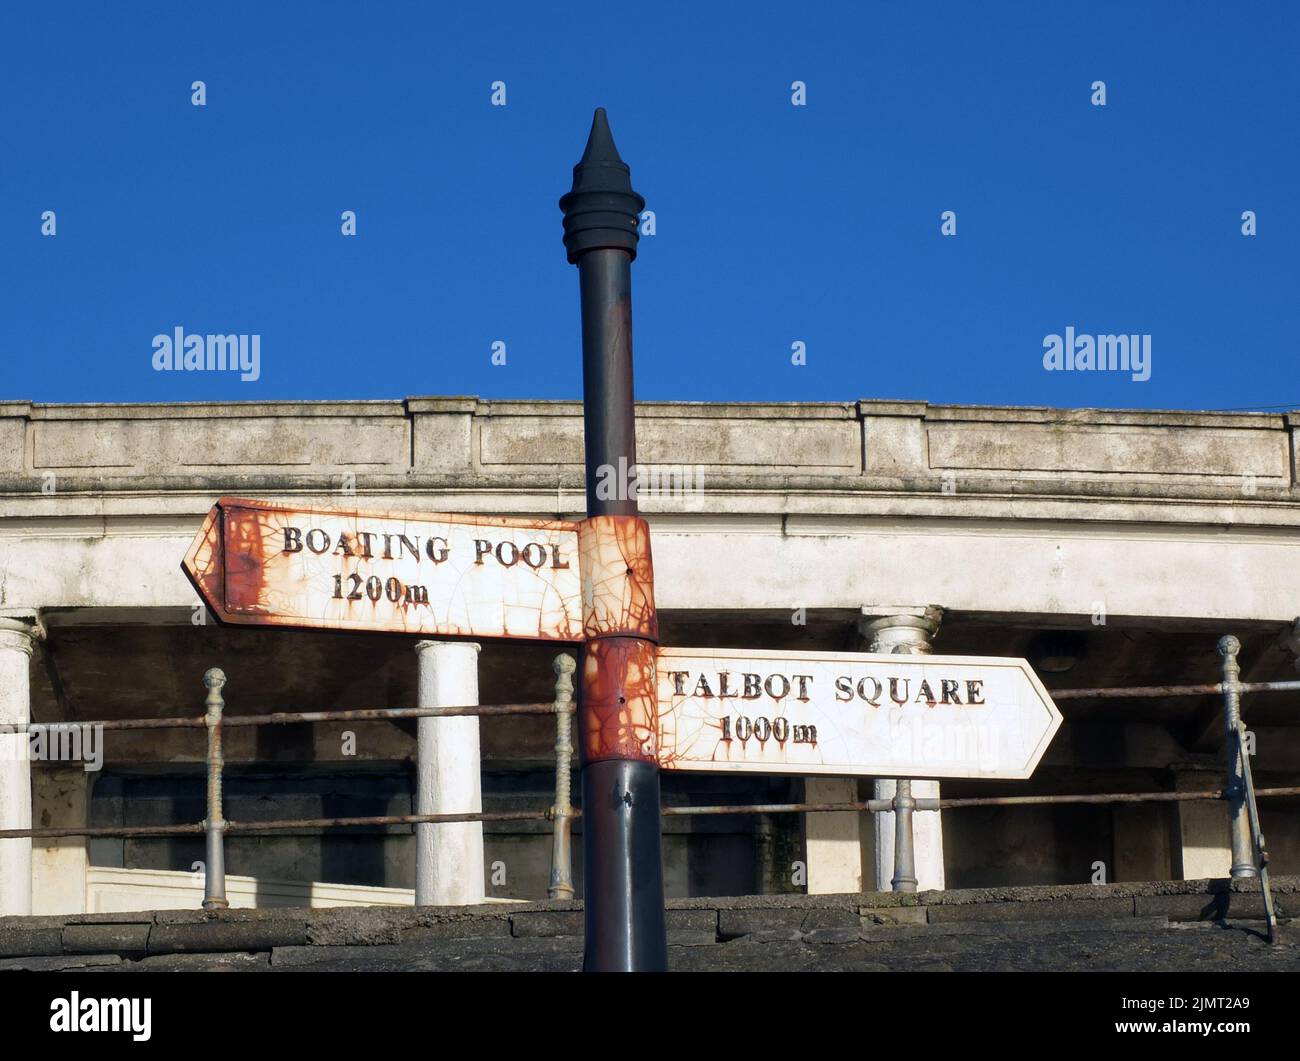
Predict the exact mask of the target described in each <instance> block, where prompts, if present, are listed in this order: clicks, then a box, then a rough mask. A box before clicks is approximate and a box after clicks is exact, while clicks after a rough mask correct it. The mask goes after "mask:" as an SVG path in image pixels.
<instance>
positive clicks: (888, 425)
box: [0, 397, 1300, 913]
mask: <svg viewBox="0 0 1300 1061" xmlns="http://www.w3.org/2000/svg"><path fill="white" fill-rule="evenodd" d="M637 415H638V438H639V446H640V456H641V459H642V460H643V461H644V462H645V463H646V465H648V466H649V467H650V468H651V469H652V470H657V471H658V472H660V473H662V474H660V475H658V476H657V477H656V478H657V482H656V483H655V484H654V485H656V486H657V487H658V488H659V489H657V490H655V491H654V492H652V493H651V494H650V495H649V496H644V495H643V497H642V509H643V512H644V514H645V515H646V517H647V519H648V520H649V521H650V525H651V528H652V532H653V552H654V561H655V571H656V579H655V581H656V596H657V601H658V605H659V609H660V616H661V634H662V640H663V642H664V643H665V644H669V645H673V646H679V647H699V648H705V647H730V648H769V649H825V650H837V651H855V650H866V649H867V648H869V647H874V648H875V649H876V650H886V651H894V650H907V651H925V650H927V649H928V648H933V650H934V651H937V652H942V653H944V654H951V655H962V654H969V655H992V656H1023V657H1025V658H1027V659H1029V661H1030V662H1031V663H1032V664H1034V665H1035V667H1036V668H1037V669H1038V671H1039V674H1040V677H1041V678H1042V679H1043V681H1044V683H1045V684H1046V685H1047V687H1048V688H1049V689H1062V688H1079V687H1099V686H1132V685H1144V686H1145V685H1161V684H1171V683H1201V682H1213V681H1217V680H1218V677H1219V673H1218V664H1219V657H1218V654H1217V653H1216V651H1215V645H1216V642H1217V641H1218V639H1219V637H1220V636H1221V635H1223V634H1228V633H1230V634H1234V635H1235V636H1237V637H1238V638H1239V639H1240V641H1241V643H1242V651H1241V661H1242V675H1243V679H1244V680H1246V681H1268V680H1278V679H1294V678H1296V677H1297V671H1296V649H1297V627H1296V617H1297V615H1298V614H1300V487H1298V486H1297V437H1296V431H1297V427H1296V424H1297V421H1296V418H1295V416H1294V415H1292V414H1284V415H1273V414H1263V413H1240V414H1222V413H1168V412H1133V411H1116V410H1091V409H1082V410H1056V409H1043V408H1004V407H973V406H936V405H928V404H926V403H924V402H889V401H859V402H843V403H783V404H751V405H744V404H700V403H640V404H639V405H638V408H637ZM581 462H582V412H581V406H580V405H579V404H578V403H574V402H543V401H485V400H479V399H475V398H460V397H454V398H410V399H407V400H405V401H378V402H277V403H265V404H256V403H204V404H170V405H37V404H32V403H27V402H8V403H3V404H0V724H6V723H8V724H14V723H17V724H22V723H26V722H29V721H32V722H37V723H51V722H74V723H84V722H88V721H93V720H100V719H114V718H136V717H164V716H175V715H182V714H187V715H197V714H200V713H201V712H202V703H203V697H204V695H205V689H204V687H203V685H202V681H201V679H202V675H203V673H204V672H205V671H206V670H207V669H208V668H209V667H213V666H218V667H221V668H222V669H223V670H224V671H225V673H226V675H227V677H228V684H227V686H226V688H225V690H224V692H225V696H226V702H227V710H228V711H229V712H230V713H231V714H240V713H263V712H268V711H273V710H324V709H348V708H361V707H399V706H412V705H413V704H414V702H415V700H416V695H417V678H418V671H417V653H416V651H415V640H414V639H413V638H406V637H396V636H384V635H365V634H340V633H325V632H302V631H293V630H269V629H252V628H238V629H237V628H231V627H222V626H220V625H218V624H217V623H216V622H215V621H213V620H212V618H211V617H210V616H209V615H207V613H206V612H205V610H204V609H203V608H202V607H201V606H200V604H199V602H198V600H197V598H196V596H195V593H194V590H193V589H192V588H191V586H190V584H189V583H188V581H187V580H186V579H185V577H184V576H183V574H182V573H181V569H180V560H181V558H182V556H183V555H184V553H185V550H186V547H187V546H188V544H189V542H190V540H191V538H192V537H193V535H194V533H195V531H196V529H197V528H198V526H199V524H200V522H201V521H202V519H203V516H204V515H205V514H206V512H207V511H208V509H209V508H210V507H211V505H212V504H213V502H214V501H215V500H216V499H217V498H218V497H221V496H226V495H234V496H242V497H257V498H264V499H268V500H282V501H286V502H291V503H295V504H303V505H312V504H319V503H325V504H335V505H337V504H353V503H354V504H355V505H356V506H357V507H359V508H376V509H381V510H393V511H401V510H410V511H423V512H466V513H483V514H497V515H519V516H531V517H556V516H558V517H565V518H572V517H579V516H581V514H582V511H583V508H584V495H583V477H582V463H581ZM555 655H556V647H555V646H554V645H551V646H547V645H544V644H534V643H523V642H510V643H484V644H483V645H482V649H481V652H480V653H479V654H478V657H477V664H478V665H477V672H478V673H477V678H478V685H479V695H480V698H481V701H482V702H483V703H488V704H490V703H507V702H520V701H542V700H548V699H550V697H551V696H552V689H553V684H554V680H555V678H554V673H553V671H552V662H553V659H554V657H555ZM1295 698H1296V694H1295V693H1262V694H1258V695H1252V696H1248V697H1247V698H1246V700H1245V717H1246V721H1247V724H1248V725H1249V727H1250V729H1251V732H1252V734H1253V736H1254V739H1255V742H1256V754H1255V758H1254V760H1253V763H1254V770H1255V774H1256V780H1257V783H1258V784H1259V785H1261V786H1275V787H1276V786H1286V785H1296V784H1297V783H1300V727H1298V726H1297V724H1296V723H1297V720H1298V719H1300V714H1298V713H1297V711H1296V709H1295V706H1294V701H1295ZM1060 706H1061V709H1062V713H1063V714H1064V716H1065V721H1064V724H1063V725H1062V728H1061V730H1060V732H1059V733H1058V735H1057V737H1056V739H1055V741H1054V743H1053V744H1052V746H1051V748H1050V749H1049V750H1048V753H1047V756H1046V758H1045V759H1044V760H1043V762H1042V764H1041V765H1040V767H1039V768H1038V771H1037V773H1036V774H1035V776H1034V778H1033V779H1032V780H1030V781H1027V782H988V781H985V782H944V783H943V785H942V794H943V795H944V796H962V795H1027V794H1036V793H1037V794H1049V793H1050V794H1077V793H1104V792H1152V791H1176V790H1184V789H1188V790H1190V789H1197V788H1204V789H1215V788H1218V787H1220V786H1221V785H1222V783H1223V750H1222V749H1223V734H1222V731H1223V715H1222V706H1221V703H1220V702H1219V698H1217V697H1215V696H1208V695H1207V696H1204V697H1166V698H1159V697H1155V698H1146V699H1140V700H1118V699H1107V698H1098V699H1093V700H1070V701H1062V702H1061V704H1060ZM345 730H348V731H351V732H352V733H353V737H354V740H353V746H352V748H351V750H347V741H346V740H345V735H344V731H345ZM415 733H416V730H415V724H414V723H406V722H372V723H362V724H353V725H350V726H344V725H341V724H319V725H309V724H297V725H288V726H275V727H246V728H240V729H237V730H231V731H230V733H229V735H228V741H227V748H226V758H227V762H228V764H229V776H228V780H227V811H226V812H227V817H228V818H230V819H233V820H245V821H251V820H256V819H271V818H309V817H341V816H363V815H381V814H401V813H411V809H412V807H413V805H414V791H415V787H414V778H415V776H416V763H415V755H416V736H415ZM20 739H22V738H20V735H19V734H9V735H7V736H0V742H7V743H6V745H5V747H6V754H5V755H4V756H3V757H0V828H26V827H29V826H30V825H31V824H33V823H34V824H35V825H37V826H72V827H78V826H84V825H86V824H87V823H89V824H91V825H97V826H113V825H145V824H163V823H172V822H197V821H199V820H201V819H202V817H203V813H204V812H203V739H202V733H201V731H195V730H152V731H138V732H119V731H111V730H110V731H105V732H104V733H103V734H102V747H100V748H99V749H98V754H100V756H101V758H102V762H100V763H99V764H98V767H99V768H98V769H93V770H87V769H84V766H85V765H87V764H85V763H82V762H67V761H51V760H39V761H35V762H32V761H29V759H28V758H27V757H26V756H25V755H18V754H12V753H13V751H14V748H15V747H16V746H17V745H16V742H17V741H19V740H20ZM553 740H554V726H553V723H552V721H551V720H550V719H548V718H545V717H516V718H486V719H484V720H482V722H481V723H480V729H479V746H480V752H481V766H482V792H483V804H484V807H485V809H506V808H517V807H534V808H540V807H546V806H547V805H549V803H550V800H551V793H552V788H553V784H554V773H553V771H554V767H553V757H552V756H553V752H552V748H553ZM874 784H875V786H876V788H877V791H888V787H889V783H888V781H887V779H880V780H877V781H875V782H874ZM663 785H664V800H665V802H666V803H674V804H688V803H709V804H713V803H726V802H734V803H758V802H763V803H771V802H790V801H797V800H800V799H805V798H806V799H808V800H810V801H831V802H834V801H839V800H841V799H845V798H860V797H862V796H865V795H870V794H871V791H872V787H873V781H872V779H864V778H853V779H817V780H813V779H808V780H806V781H805V780H803V779H799V778H793V777H791V778H786V777H755V776H749V777H721V776H715V775H688V774H673V775H672V776H665V778H664V782H663ZM926 786H928V791H929V792H931V793H932V792H933V791H935V790H937V789H938V788H939V785H938V784H937V783H934V782H927V783H918V784H917V785H916V786H915V787H916V788H917V789H918V790H920V791H918V794H927V793H926ZM1261 810H1262V817H1263V823H1264V829H1265V832H1266V834H1267V836H1268V839H1269V847H1270V852H1271V855H1272V857H1273V865H1274V868H1275V869H1276V870H1277V871H1278V872H1281V873H1297V872H1300V805H1297V801H1295V800H1289V799H1287V798H1278V799H1270V800H1266V801H1264V802H1263V804H1262V809H1261ZM548 830H549V826H547V825H546V823H545V822H537V823H523V824H521V823H498V824H493V825H489V826H487V827H485V834H484V856H483V857H484V863H485V866H484V870H485V890H486V895H487V896H488V897H489V898H507V897H509V898H541V897H544V896H545V893H546V881H547V874H548V872H549V858H550V839H549V834H548ZM890 830H891V826H890V824H889V822H888V820H887V818H886V816H881V815H877V816H876V817H875V819H874V820H873V818H872V817H871V816H869V815H855V814H845V813H836V814H811V815H807V816H806V817H804V818H799V817H797V816H793V815H777V816H764V815H719V816H707V817H705V816H701V817H691V818H686V817H680V818H666V819H665V861H666V881H667V887H668V892H669V895H670V896H679V897H680V896H692V895H728V894H745V893H750V892H778V891H797V890H802V889H804V888H806V889H807V890H809V891H812V892H856V891H861V890H864V889H868V890H869V889H870V888H872V887H873V886H875V885H876V884H878V883H882V884H883V886H885V887H888V883H887V882H888V879H889V872H890V867H891V856H890V851H889V838H890V837H891V836H892V832H891V831H890ZM916 831H917V846H918V869H919V875H920V877H921V887H922V888H926V887H944V886H947V887H954V888H957V887H978V886H983V885H998V884H1007V885H1013V884H1041V883H1087V882H1088V881H1090V880H1093V879H1096V874H1097V873H1098V869H1097V867H1098V866H1099V865H1100V866H1101V867H1102V869H1101V872H1102V873H1104V874H1105V879H1107V880H1110V881H1137V880H1163V879H1178V878H1186V879H1193V878H1201V877H1212V876H1224V875H1226V873H1227V869H1228V860H1229V853H1228V834H1227V825H1226V817H1225V812H1224V808H1223V806H1222V804H1220V803H1212V802H1169V803H1121V804H1096V805H1093V804H1083V805H1081V804H1071V805H1059V806H1020V807H1015V806H1002V807H982V808H961V809H953V810H946V811H943V812H924V813H920V814H918V815H917V825H916ZM878 835H879V837H880V841H879V843H878V842H877V836H878ZM575 849H576V853H577V854H578V856H579V858H578V863H579V864H578V865H577V866H576V867H575V875H576V877H577V878H578V883H579V894H581V890H580V880H581V864H580V852H581V844H577V845H575ZM414 851H415V845H414V841H413V836H412V830H411V828H410V827H389V828H369V829H349V830H331V831H327V832H324V833H316V834H312V833H303V832H294V833H286V834H284V835H276V834H274V833H272V834H265V835H263V834H259V835H257V836H255V837H249V836H232V837H230V838H229V839H228V841H227V860H226V861H227V870H228V872H229V873H230V874H232V879H231V886H230V893H231V897H232V900H233V901H234V902H236V903H242V904H248V905H252V904H258V905H277V904H294V903H300V904H306V903H317V904H327V903H370V902H410V901H411V896H412V892H411V889H412V888H413V885H414V876H415V866H414ZM201 858H202V839H201V837H194V838H190V837H184V838H179V839H178V838H171V839H165V838H149V837H138V838H127V839H122V838H116V839H112V838H110V839H104V838H96V839H92V840H89V841H87V840H85V839H82V838H61V839H57V840H49V839H37V840H35V841H26V840H0V913H22V912H28V911H31V912H36V913H69V912H78V911H82V910H88V911H93V910H101V909H128V908H130V909H141V908H156V907H163V906H175V905H192V904H195V903H196V902H197V898H196V897H197V896H198V895H199V894H200V892H201V884H199V883H197V882H196V879H195V877H194V874H193V872H192V867H193V866H194V864H195V863H196V861H198V860H200V859H201ZM805 876H806V880H805V879H804V878H805Z"/></svg>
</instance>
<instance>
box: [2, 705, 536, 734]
mask: <svg viewBox="0 0 1300 1061" xmlns="http://www.w3.org/2000/svg"><path fill="white" fill-rule="evenodd" d="M554 713H555V704H554V703H552V702H547V703H544V704H467V705H465V706H463V707H366V708H357V709H355V710H352V711H274V712H272V713H270V714H266V715H223V716H222V718H221V725H222V726H223V727H225V728H227V729H228V728H230V727H231V726H263V725H272V726H273V725H280V724H285V723H294V722H367V721H375V722H383V721H388V720H391V719H401V718H438V717H440V716H441V717H447V718H453V717H456V716H461V715H487V716H494V715H553V714H554ZM205 725H206V722H205V720H204V717H203V716H202V715H192V716H182V717H180V718H112V719H86V720H83V719H78V720H76V721H69V722H27V723H14V724H12V725H0V733H26V732H27V731H29V730H33V729H35V730H45V731H47V732H48V731H50V730H56V731H57V730H60V729H80V728H82V727H83V726H94V727H97V728H99V729H105V730H113V729H203V728H204V726H205Z"/></svg>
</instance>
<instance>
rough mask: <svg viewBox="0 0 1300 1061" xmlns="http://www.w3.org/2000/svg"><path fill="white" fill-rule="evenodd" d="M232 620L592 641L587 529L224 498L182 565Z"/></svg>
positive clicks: (501, 519) (224, 616)
mask: <svg viewBox="0 0 1300 1061" xmlns="http://www.w3.org/2000/svg"><path fill="white" fill-rule="evenodd" d="M182 567H183V568H184V570H185V574H186V575H187V576H188V577H189V579H190V581H191V582H193V583H194V587H195V589H197V590H198V592H199V594H200V595H201V596H202V597H203V599H204V601H205V602H206V603H207V605H208V607H209V608H211V609H212V611H213V612H214V613H215V614H216V615H217V617H218V618H219V619H221V620H222V621H224V622H229V623H243V624H249V625H256V626H290V627H307V628H316V629H338V630H374V631H383V632H388V633H402V634H423V635H428V636H439V637H507V638H526V639H530V640H540V641H581V640H582V638H583V632H582V599H581V588H580V580H579V563H578V525H577V524H576V523H572V522H569V521H565V520H530V519H514V518H509V517H496V516H491V517H487V516H464V515H447V514H430V515H412V514H407V513H402V514H397V513H389V512H357V511H353V510H349V509H344V508H332V507H321V508H301V507H296V506H287V505H276V504H272V503H269V502H266V501H252V500H245V499H241V498H222V499H221V500H220V501H218V502H217V503H216V504H215V505H214V506H213V507H212V510H211V511H210V512H209V513H208V516H207V519H205V520H204V522H203V526H202V527H201V528H200V530H199V533H198V534H197V535H196V537H195V538H194V541H193V543H191V545H190V548H189V551H188V552H187V553H186V555H185V560H184V561H183V563H182Z"/></svg>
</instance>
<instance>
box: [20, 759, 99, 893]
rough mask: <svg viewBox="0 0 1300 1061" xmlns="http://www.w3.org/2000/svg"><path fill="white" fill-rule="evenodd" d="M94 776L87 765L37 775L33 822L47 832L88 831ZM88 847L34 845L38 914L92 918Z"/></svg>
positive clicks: (71, 841)
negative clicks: (88, 902)
mask: <svg viewBox="0 0 1300 1061" xmlns="http://www.w3.org/2000/svg"><path fill="white" fill-rule="evenodd" d="M101 739H102V738H101ZM101 747H102V745H101ZM94 776H95V775H94V773H93V772H91V771H88V770H86V769H85V767H84V766H82V765H81V764H77V765H75V766H71V767H67V768H63V767H41V768H39V769H37V770H35V771H34V772H33V773H32V814H33V817H34V818H35V819H36V820H37V821H39V822H40V823H41V825H42V827H46V826H48V827H53V828H66V829H74V828H79V827H81V826H83V825H87V824H88V823H89V817H88V815H89V813H90V786H91V779H92V778H93V777H94ZM87 846H88V845H87V843H86V838H85V837H84V836H63V837H50V838H49V839H45V840H35V841H33V844H32V913H34V914H84V913H87V910H86V873H87V870H88V868H89V866H90V860H89V858H88V855H87Z"/></svg>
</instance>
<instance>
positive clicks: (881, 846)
mask: <svg viewBox="0 0 1300 1061" xmlns="http://www.w3.org/2000/svg"><path fill="white" fill-rule="evenodd" d="M942 619H943V609H942V608H939V607H936V606H934V605H929V606H924V607H870V608H863V609H862V619H861V622H860V624H859V629H860V630H861V632H862V636H863V638H864V639H865V640H866V642H867V651H868V652H876V653H884V654H892V653H908V654H912V653H920V654H925V655H928V654H929V653H930V652H931V651H932V647H931V643H932V641H933V640H934V636H935V634H937V633H938V632H939V623H940V622H941V621H942ZM911 787H912V796H913V798H915V799H938V798H939V782H938V781H912V782H911ZM894 791H895V782H894V781H893V780H892V779H883V778H882V779H878V780H877V781H876V782H875V791H874V792H873V796H874V798H876V799H893V798H894ZM871 818H872V833H873V834H874V837H873V838H874V844H873V852H874V855H873V859H872V861H873V863H874V866H875V880H874V881H873V882H872V883H873V886H874V887H875V889H876V891H882V892H887V891H892V890H893V877H894V815H893V814H892V813H884V814H873V815H872V816H871ZM912 837H913V841H912V843H913V847H914V848H915V851H916V879H917V885H916V887H917V890H918V891H930V890H932V889H941V888H943V883H944V882H943V823H942V819H941V817H940V812H939V811H916V812H915V813H913V815H912Z"/></svg>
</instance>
